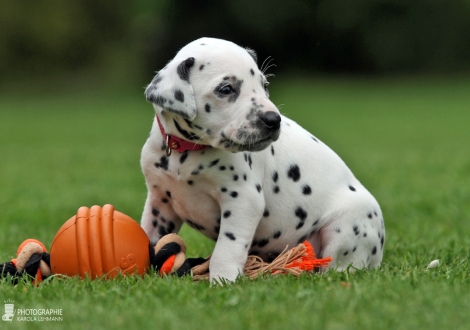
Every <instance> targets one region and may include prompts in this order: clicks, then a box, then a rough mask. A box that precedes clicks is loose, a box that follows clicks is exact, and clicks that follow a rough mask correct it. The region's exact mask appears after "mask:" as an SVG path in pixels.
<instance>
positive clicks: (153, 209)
mask: <svg viewBox="0 0 470 330" xmlns="http://www.w3.org/2000/svg"><path fill="white" fill-rule="evenodd" d="M159 214H160V211H159V210H158V209H157V208H156V207H152V215H153V216H155V217H158V215H159Z"/></svg>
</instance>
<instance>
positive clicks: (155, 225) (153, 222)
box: [152, 219, 158, 228]
mask: <svg viewBox="0 0 470 330" xmlns="http://www.w3.org/2000/svg"><path fill="white" fill-rule="evenodd" d="M152 225H153V226H154V227H155V228H157V226H158V221H157V219H153V221H152Z"/></svg>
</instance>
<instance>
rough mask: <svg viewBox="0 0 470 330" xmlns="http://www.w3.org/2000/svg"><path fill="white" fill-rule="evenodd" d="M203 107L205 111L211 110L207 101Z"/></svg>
mask: <svg viewBox="0 0 470 330" xmlns="http://www.w3.org/2000/svg"><path fill="white" fill-rule="evenodd" d="M204 109H205V110H206V112H211V105H210V104H209V103H206V105H205V106H204Z"/></svg>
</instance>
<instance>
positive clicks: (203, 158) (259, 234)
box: [141, 38, 385, 281]
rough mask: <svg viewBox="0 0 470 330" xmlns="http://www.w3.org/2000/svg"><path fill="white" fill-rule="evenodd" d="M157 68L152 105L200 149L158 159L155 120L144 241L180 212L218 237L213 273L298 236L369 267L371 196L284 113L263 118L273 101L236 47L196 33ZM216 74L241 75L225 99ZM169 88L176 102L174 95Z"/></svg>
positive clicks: (375, 238) (231, 274) (377, 249)
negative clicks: (182, 69) (276, 124)
mask: <svg viewBox="0 0 470 330" xmlns="http://www.w3.org/2000/svg"><path fill="white" fill-rule="evenodd" d="M188 58H193V59H194V63H193V65H192V66H190V67H189V68H188V74H189V76H188V80H184V79H181V77H180V75H179V74H177V68H178V66H179V65H181V63H183V62H184V61H186V60H187V59H188ZM190 62H191V61H189V62H188V63H190ZM251 70H253V71H254V74H252V72H251ZM157 77H158V78H157ZM157 77H156V78H155V79H154V81H153V82H152V83H151V84H150V85H149V87H148V88H147V90H146V95H147V99H149V100H151V101H155V99H156V98H157V97H158V96H164V98H165V101H166V103H162V102H161V99H160V102H157V103H159V105H158V104H155V103H154V108H155V110H156V113H157V115H158V116H159V118H160V120H161V122H162V124H163V126H164V128H165V131H166V132H167V133H168V134H171V135H175V136H177V137H180V138H185V136H184V134H182V133H181V130H184V131H187V132H190V133H191V134H194V135H193V142H198V143H201V144H206V145H209V146H211V147H210V148H208V149H205V150H203V151H188V152H186V153H179V152H176V151H173V152H172V154H171V156H169V157H166V156H165V150H164V147H165V145H164V140H163V137H162V134H161V132H160V130H159V128H158V125H157V123H156V121H154V124H153V127H152V131H151V134H150V136H149V138H148V140H147V142H146V143H145V145H144V148H143V150H142V158H141V165H142V169H143V172H144V175H145V178H146V182H147V187H148V197H147V201H146V203H145V207H144V212H143V216H142V227H143V228H144V230H145V232H146V233H147V235H148V236H149V238H150V239H151V241H152V242H153V243H155V242H157V241H158V240H159V238H160V237H161V236H162V235H163V234H166V233H168V232H178V231H179V229H180V227H181V225H182V224H183V222H187V223H188V224H189V225H191V226H192V227H193V228H196V229H197V230H199V231H200V232H201V233H203V234H204V235H206V236H208V237H210V238H213V239H214V240H217V243H216V246H215V249H214V251H213V254H212V257H211V263H210V274H211V280H212V281H214V280H219V279H226V280H228V281H233V280H235V279H236V277H237V276H238V275H239V274H240V273H242V272H243V268H244V265H245V262H246V258H247V255H248V253H249V252H250V253H256V254H258V255H259V256H261V257H262V258H264V259H266V260H268V259H272V258H273V257H275V256H276V255H277V253H279V252H281V251H283V250H284V248H286V246H289V247H294V246H296V245H297V244H298V243H299V242H300V241H302V240H303V239H307V240H308V241H310V243H312V245H313V246H314V249H315V252H316V253H317V255H318V256H320V257H326V256H331V257H332V258H333V262H332V263H331V264H330V268H335V269H339V270H342V269H345V268H347V267H348V266H349V265H350V264H352V266H354V267H357V268H363V267H368V268H374V267H377V266H379V265H380V263H381V260H382V254H383V242H384V239H385V228H384V224H383V217H382V213H381V210H380V207H379V205H378V203H377V201H376V200H375V199H374V197H373V196H372V195H371V194H370V193H369V192H368V191H367V190H366V189H365V188H364V187H363V186H362V185H361V184H360V182H359V181H358V180H357V179H356V178H355V177H354V175H353V174H352V173H351V171H350V170H349V169H348V167H347V166H346V165H345V164H344V162H343V161H342V160H341V159H340V158H339V157H338V156H337V155H336V154H335V153H334V152H333V151H332V150H331V149H330V148H328V147H327V146H326V145H325V144H323V143H322V142H321V141H319V140H318V139H317V138H315V137H314V136H312V135H311V134H310V133H309V132H307V131H306V130H304V129H303V128H302V127H300V126H299V125H297V124H296V123H295V122H294V121H292V120H290V119H288V118H286V117H284V116H281V118H282V122H281V128H280V135H279V131H276V130H275V129H271V130H268V129H266V127H264V126H263V124H262V121H260V120H261V119H260V118H261V117H263V116H264V115H265V114H266V112H268V111H270V112H271V114H273V113H275V114H278V113H279V111H278V109H277V108H276V107H275V106H274V104H273V103H272V102H271V101H270V100H269V98H268V94H267V91H265V89H264V85H265V82H266V79H265V77H264V75H263V73H262V72H261V71H260V70H259V69H258V67H257V64H256V63H255V61H254V59H253V57H252V56H250V54H249V53H248V52H247V50H246V49H244V48H241V47H239V46H237V45H235V44H233V43H231V42H228V41H224V40H219V39H210V38H202V39H199V40H196V41H193V42H192V43H190V44H188V45H187V46H185V47H184V48H183V49H181V51H180V52H179V53H178V54H177V55H176V57H175V58H174V59H173V60H172V61H170V63H169V64H168V65H167V66H166V67H165V68H164V69H163V70H161V71H160V72H159V73H158V75H157ZM227 77H229V79H228V80H224V78H227ZM232 77H233V78H232ZM183 78H184V77H183ZM240 81H243V82H242V83H240ZM154 82H156V84H154ZM221 82H222V85H223V84H224V82H226V83H227V84H230V85H231V86H232V87H235V88H236V85H237V84H240V86H239V87H240V90H239V95H238V96H237V97H236V100H235V101H233V100H232V101H229V97H230V95H229V96H224V95H221V94H220V93H218V92H216V88H217V86H219V87H220V86H221ZM175 90H179V91H181V92H182V93H183V94H184V102H180V101H177V100H175V99H174V98H173V95H174V91H175ZM231 96H234V94H232V95H231ZM170 103H172V104H171V105H170ZM207 104H209V106H210V109H208V110H210V112H208V111H206V109H207V108H206V107H207V106H206V105H207ZM276 116H277V115H276ZM183 117H185V118H183ZM185 119H186V120H185ZM176 125H179V129H178V128H177V127H176ZM194 136H196V137H197V138H194ZM186 138H187V137H186ZM259 141H261V142H259ZM214 163H216V164H214ZM165 164H167V165H168V166H167V167H166V166H165ZM297 169H298V171H297ZM276 173H277V174H276ZM229 212H230V214H229ZM188 220H189V221H188ZM217 231H219V232H220V234H217Z"/></svg>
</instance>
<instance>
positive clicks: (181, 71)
mask: <svg viewBox="0 0 470 330" xmlns="http://www.w3.org/2000/svg"><path fill="white" fill-rule="evenodd" d="M194 62H195V60H194V57H189V58H187V59H186V60H184V61H181V60H179V61H177V60H173V61H171V62H170V63H168V65H167V66H166V67H165V68H163V69H162V70H161V71H160V72H158V74H157V75H156V76H155V78H153V80H152V82H151V83H150V84H149V85H148V86H147V88H146V90H145V96H146V98H147V101H150V102H152V103H154V104H156V105H158V106H160V107H162V108H163V109H165V110H167V111H170V112H173V113H176V114H178V115H180V116H182V117H184V118H186V119H189V120H193V119H194V118H195V117H196V114H197V109H196V100H195V99H194V91H193V87H192V86H191V83H190V82H189V73H190V69H191V67H192V66H193V65H194Z"/></svg>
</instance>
